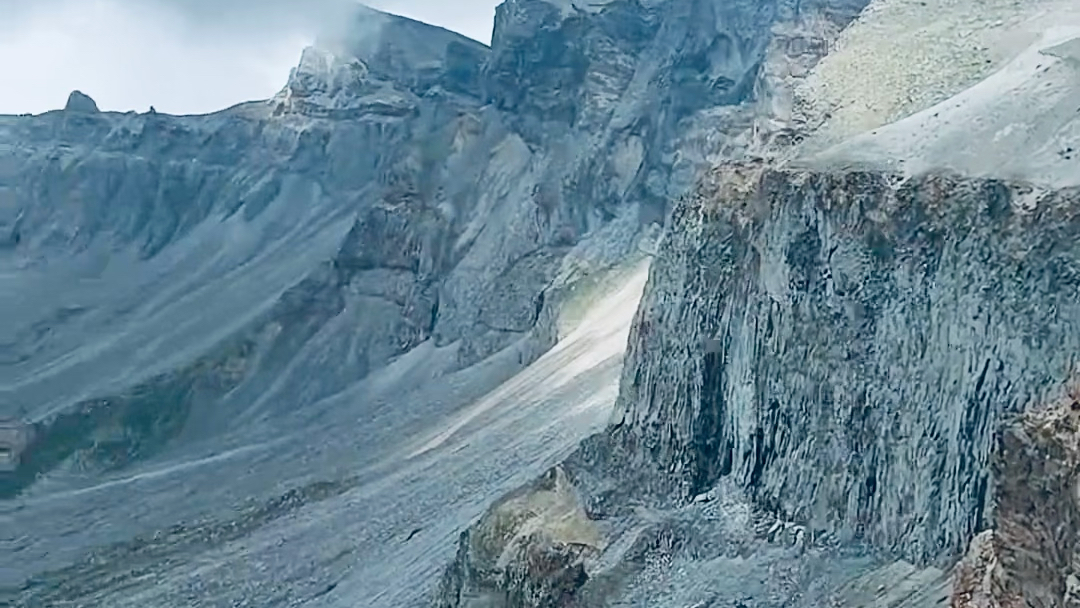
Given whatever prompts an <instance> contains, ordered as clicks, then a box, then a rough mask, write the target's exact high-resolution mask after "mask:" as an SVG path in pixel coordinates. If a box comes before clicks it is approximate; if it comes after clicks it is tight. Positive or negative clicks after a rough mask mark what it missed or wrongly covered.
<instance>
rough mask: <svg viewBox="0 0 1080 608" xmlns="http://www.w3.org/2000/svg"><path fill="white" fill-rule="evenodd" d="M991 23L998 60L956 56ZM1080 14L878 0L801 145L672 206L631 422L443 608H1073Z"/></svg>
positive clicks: (1079, 316)
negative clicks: (897, 48) (904, 50)
mask: <svg viewBox="0 0 1080 608" xmlns="http://www.w3.org/2000/svg"><path fill="white" fill-rule="evenodd" d="M916 4H922V5H923V6H926V5H927V4H933V5H934V6H933V10H924V9H921V8H919V7H918V6H916ZM984 9H985V10H984ZM979 23H983V24H987V25H988V27H987V29H986V30H978V32H979V35H980V36H982V37H984V38H985V39H986V40H987V41H996V42H993V43H992V46H991V48H980V49H977V50H976V53H975V54H976V55H978V54H979V53H983V52H986V53H987V54H989V55H994V54H998V56H997V57H996V58H995V59H993V60H988V61H987V62H986V64H984V63H983V62H982V61H981V60H980V61H979V62H978V65H966V64H965V65H959V66H958V65H956V64H953V63H950V62H953V61H955V60H956V59H957V56H956V53H955V50H956V48H958V46H957V45H959V44H962V43H966V42H967V41H969V38H970V36H971V35H972V34H971V32H972V30H971V29H968V28H966V27H965V28H961V27H956V26H958V24H965V25H967V26H969V27H970V26H972V24H979ZM1018 25H1019V26H1020V30H1019V34H1022V35H1021V36H1020V37H1019V38H1017V37H1012V38H1009V37H1006V36H1005V32H1004V31H1003V29H1001V28H1006V27H1015V26H1018ZM1078 25H1080V15H1078V14H1077V12H1076V10H1075V6H1073V5H1072V4H1071V3H1062V2H1052V1H1048V2H1035V3H1030V4H1027V5H1025V6H1021V5H1020V4H1019V3H1010V2H1004V3H987V4H986V5H984V4H983V3H979V4H975V3H965V2H942V3H908V2H904V1H903V0H896V1H892V0H882V1H880V2H875V3H874V4H872V5H871V6H870V7H869V8H868V9H867V11H866V12H864V14H863V15H862V16H860V18H859V20H858V21H857V22H856V23H855V25H853V26H852V27H851V28H850V30H849V31H846V32H844V33H843V34H842V35H841V36H840V39H839V41H838V45H837V50H836V51H835V52H834V53H833V54H831V55H829V56H827V57H826V58H825V59H824V60H823V61H822V62H821V63H820V65H819V66H818V67H817V68H816V69H815V70H814V71H813V72H812V73H811V74H810V76H809V77H808V78H806V79H805V80H804V81H802V82H800V83H797V84H796V90H795V99H794V105H793V110H794V111H793V113H792V115H793V117H794V126H793V131H794V138H793V140H794V141H796V142H799V143H800V144H801V145H797V146H794V147H789V148H781V147H776V148H774V149H773V150H772V151H773V152H775V154H766V155H765V156H766V159H759V160H753V161H748V162H734V163H732V162H728V163H722V164H720V165H719V166H718V167H717V168H715V169H714V170H712V171H710V172H709V173H708V174H707V175H706V176H705V177H704V178H703V179H702V181H701V183H700V184H699V186H698V188H697V189H696V190H695V192H694V194H693V195H692V196H689V197H687V198H685V199H684V200H682V201H681V202H680V203H678V204H677V205H676V207H675V208H674V210H673V212H672V215H671V218H670V222H669V224H668V226H667V230H666V231H665V236H664V238H663V241H662V244H661V246H660V247H659V249H658V251H657V253H656V256H655V258H654V259H653V262H652V266H651V271H650V278H649V283H648V285H647V287H646V290H645V294H644V296H643V299H642V302H641V306H640V308H639V310H638V313H637V316H636V317H635V321H634V327H633V329H632V331H631V334H630V343H629V347H628V351H627V358H626V361H625V365H624V367H623V371H622V378H621V382H620V392H619V398H618V401H617V403H616V406H615V412H614V414H613V417H612V419H611V421H610V423H609V426H608V428H607V429H606V431H605V432H604V433H601V434H598V435H596V436H593V437H590V438H589V439H587V440H585V441H584V442H583V443H582V445H581V447H580V448H579V449H578V451H577V452H575V454H574V455H572V456H570V457H569V458H568V459H566V460H565V461H563V462H562V463H561V464H559V465H557V466H556V467H553V468H552V469H551V470H549V471H548V472H547V473H546V474H545V475H544V476H541V477H540V478H539V479H538V480H537V481H535V482H533V483H532V484H529V485H526V486H524V487H523V488H521V489H519V490H517V491H515V492H513V493H510V494H508V495H507V496H505V497H504V498H502V499H500V500H499V501H497V502H496V503H495V504H494V505H493V506H492V507H491V508H489V510H488V511H487V512H486V513H485V515H484V516H483V517H482V518H481V519H480V520H479V521H478V522H477V523H476V524H474V526H472V527H471V528H470V529H469V530H467V531H466V532H464V533H463V534H462V536H461V538H460V539H459V542H458V553H457V555H456V557H455V560H454V561H453V562H452V563H451V565H450V566H449V567H448V569H447V570H446V572H445V573H444V575H443V577H442V579H441V586H440V595H439V598H438V601H437V605H440V606H446V607H458V606H461V607H466V606H469V607H471V606H487V605H493V606H508V607H511V606H512V607H518V606H528V607H539V606H544V607H546V606H590V607H592V606H638V605H663V606H667V605H671V606H695V607H704V606H729V605H730V606H808V607H809V606H823V605H829V606H852V607H855V606H897V607H899V606H910V607H912V608H914V607H916V606H919V607H924V606H946V605H950V603H951V604H952V605H954V606H1003V607H1004V606H1047V607H1049V606H1072V605H1075V602H1076V598H1077V597H1078V595H1077V593H1078V592H1077V590H1078V589H1080V584H1078V583H1077V581H1078V580H1080V578H1078V576H1080V575H1078V574H1077V562H1076V546H1077V530H1076V519H1075V518H1076V508H1077V506H1076V505H1077V501H1076V495H1075V489H1076V487H1077V483H1078V482H1080V477H1078V475H1080V473H1078V471H1077V466H1076V453H1075V452H1076V449H1075V444H1076V441H1077V439H1078V437H1080V435H1078V427H1077V425H1076V420H1075V410H1076V408H1077V407H1078V406H1076V405H1075V403H1074V402H1075V395H1076V390H1075V386H1076V385H1075V381H1076V379H1075V374H1076V369H1075V360H1076V350H1075V346H1076V345H1075V344H1074V343H1073V341H1074V340H1075V339H1076V337H1077V335H1080V334H1078V329H1080V299H1078V298H1077V293H1078V287H1080V285H1078V284H1077V277H1080V273H1078V271H1080V251H1078V250H1077V247H1076V243H1077V242H1078V241H1077V239H1078V233H1077V231H1078V230H1080V223H1078V218H1080V215H1078V213H1080V190H1077V187H1076V186H1077V179H1078V178H1080V160H1078V158H1077V155H1075V154H1073V153H1072V152H1071V150H1072V149H1073V148H1075V147H1076V146H1078V145H1080V144H1078V141H1080V140H1078V139H1077V135H1078V132H1077V131H1076V129H1077V128H1078V127H1080V114H1078V111H1077V108H1078V107H1080V106H1078V104H1077V103H1076V99H1077V94H1078V93H1080V70H1078V69H1077V67H1078V66H1080V63H1077V62H1076V61H1075V57H1074V55H1075V52H1074V51H1075V46H1076V44H1075V43H1076V42H1077V40H1078V39H1080V38H1078V36H1080V30H1078V29H1076V27H1077V26H1078ZM947 26H952V27H954V29H953V30H951V31H950V33H948V34H946V33H945V31H944V30H943V29H942V28H945V27H947ZM976 27H977V25H976ZM931 34H937V35H941V36H942V38H941V39H937V38H935V39H934V41H933V42H928V43H927V44H926V45H919V46H917V47H916V48H915V49H914V50H915V52H913V53H911V54H910V56H908V57H901V56H899V55H897V54H892V55H889V54H878V53H874V52H872V51H874V50H875V49H877V48H878V47H881V48H891V47H892V46H893V45H897V44H900V45H902V44H904V43H905V42H910V41H913V40H915V41H918V40H921V39H927V40H929V38H928V36H930V35H931ZM1003 40H1004V41H1003ZM1006 42H1007V43H1008V44H1006ZM871 43H872V45H873V46H871ZM995 61H996V62H997V63H996V65H995ZM938 66H940V67H938ZM857 67H862V68H864V69H865V72H856V71H855V69H854V68H857ZM874 68H879V69H874ZM857 74H858V75H857ZM950 74H952V76H950ZM844 78H847V79H850V82H853V83H855V84H852V86H854V87H856V89H858V90H859V91H860V92H861V93H860V95H858V96H856V95H853V94H851V92H850V91H847V90H846V89H845V88H844V87H845V86H847V84H848V82H849V80H845V79H844ZM858 78H862V79H865V80H857V81H856V80H855V79H858ZM927 83H934V85H935V86H934V87H930V86H927ZM894 91H900V92H903V93H906V94H907V95H908V96H907V97H904V98H900V99H893V98H891V97H889V95H890V94H892V92H894ZM893 112H895V114H893ZM909 114H910V115H909ZM890 120H895V121H896V122H892V123H888V121H890ZM886 123H888V124H886ZM859 125H864V128H867V129H871V130H870V131H868V132H865V133H860V132H859V131H858V128H859ZM852 130H853V132H852ZM838 136H839V137H840V140H839V142H837V141H836V140H835V139H834V138H836V137H838ZM845 137H846V139H845ZM767 152H768V151H767ZM961 558H963V559H961ZM485 602H487V603H485Z"/></svg>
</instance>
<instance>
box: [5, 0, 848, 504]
mask: <svg viewBox="0 0 1080 608" xmlns="http://www.w3.org/2000/svg"><path fill="white" fill-rule="evenodd" d="M860 7H861V2H856V1H853V0H835V1H830V2H819V3H812V4H807V3H805V2H804V3H801V4H800V5H798V6H796V5H795V4H792V3H786V2H775V3H774V2H766V3H759V2H752V3H738V4H734V5H729V4H727V3H721V2H715V1H711V0H710V1H705V0H694V1H687V2H683V1H678V2H669V3H662V4H658V5H655V6H654V5H651V4H640V3H637V2H614V3H610V4H607V5H604V6H602V7H600V6H597V7H593V9H590V10H587V11H586V10H580V11H579V10H576V9H575V10H571V11H569V12H567V11H563V10H561V9H559V8H558V7H556V6H555V5H553V4H550V3H547V2H544V1H543V0H514V1H512V2H509V3H507V4H505V5H503V6H502V7H501V8H500V10H499V15H498V19H497V21H496V29H495V35H494V42H493V47H492V48H491V49H488V48H486V47H484V46H482V45H480V44H478V43H475V42H472V41H469V40H467V39H464V38H462V37H460V36H457V35H455V34H452V33H450V32H446V31H444V30H440V29H438V28H432V27H429V26H426V25H423V24H420V23H417V22H414V21H410V20H407V19H401V18H396V17H390V16H387V15H383V14H381V13H376V12H372V11H369V10H360V12H359V14H358V15H357V17H356V27H355V28H353V29H352V31H350V32H349V34H347V35H344V36H341V37H338V38H335V39H329V40H324V41H322V42H321V43H320V44H319V45H318V46H317V47H316V48H312V49H309V50H308V51H306V52H305V53H304V55H303V57H302V58H301V61H300V64H299V65H298V67H297V68H296V69H295V70H293V72H292V74H291V76H290V78H289V81H288V84H287V86H286V87H285V88H284V89H283V90H282V92H281V93H280V94H279V95H277V96H276V97H275V98H274V99H271V100H269V101H267V102H253V103H247V104H243V105H240V106H237V107H235V108H231V109H229V110H225V111H223V112H219V113H217V114H213V115H208V116H200V117H175V116H167V115H162V114H144V115H137V114H122V115H121V114H114V113H88V112H82V111H78V112H74V111H72V112H60V113H46V114H44V115H41V116H36V117H29V118H26V117H19V118H15V117H7V118H3V119H0V141H3V142H5V144H4V147H3V148H0V152H2V154H3V155H4V156H3V161H2V164H0V201H2V202H3V204H2V205H0V239H2V240H0V242H2V243H6V245H4V247H3V249H2V250H0V251H2V256H3V258H2V260H0V264H2V265H3V268H4V269H11V272H8V273H7V274H5V275H3V276H4V277H5V278H4V279H3V281H4V282H5V283H4V285H5V286H4V290H3V292H4V294H18V297H14V296H10V297H5V298H4V300H3V302H2V304H0V306H2V307H3V314H4V316H5V318H6V319H9V320H10V322H9V323H6V325H5V328H4V335H3V336H2V337H0V357H2V358H3V360H4V361H6V362H8V363H9V364H8V365H5V366H4V368H2V369H0V381H2V387H3V389H2V390H4V393H5V395H4V402H5V403H10V404H12V405H11V406H7V405H5V406H4V407H9V409H17V408H20V407H21V408H23V409H25V410H26V412H27V416H28V417H29V418H30V419H31V420H33V421H35V422H36V423H37V424H38V427H39V431H40V432H39V434H38V437H39V441H38V442H37V444H36V446H35V447H33V448H31V450H32V451H33V450H44V453H48V454H50V455H49V456H48V457H40V458H33V459H32V460H34V461H35V462H37V463H38V464H37V465H35V468H34V470H33V471H30V470H26V471H24V472H23V473H24V474H23V475H22V476H20V477H19V479H20V480H21V481H17V482H15V483H13V484H9V485H8V487H7V489H6V490H5V494H7V495H11V494H12V493H13V492H18V491H21V490H22V489H23V488H25V487H27V484H29V483H32V480H33V479H35V478H37V476H38V475H40V474H42V473H45V472H47V471H48V470H50V469H52V468H53V467H55V466H58V465H59V464H60V463H64V462H70V458H71V457H75V456H79V455H80V454H81V455H82V456H87V455H90V454H93V453H98V449H97V448H94V447H93V446H103V445H106V444H108V445H112V444H113V443H115V442H116V441H119V442H120V443H121V444H123V445H125V446H127V447H125V448H123V449H120V450H119V451H118V452H117V451H116V450H112V449H111V448H110V450H109V451H110V452H115V453H123V454H127V456H125V457H123V458H120V459H119V460H116V459H113V458H109V459H106V461H107V462H108V463H109V467H113V466H114V465H122V464H123V463H125V462H129V461H131V459H140V458H145V457H147V456H150V455H152V454H153V453H155V452H156V451H157V450H158V449H159V448H161V447H162V446H165V445H167V444H169V443H170V442H172V441H174V440H175V439H176V438H178V437H180V435H181V434H183V435H184V436H186V437H189V438H192V439H198V438H205V437H206V436H207V435H208V434H213V433H216V432H219V431H221V430H227V429H229V428H231V427H232V426H233V425H234V424H240V423H241V422H240V421H250V420H269V419H273V418H274V417H275V416H276V414H275V408H287V409H289V410H294V409H296V408H302V407H304V406H305V404H309V403H312V402H314V401H317V400H319V399H322V398H324V397H327V396H329V395H333V394H336V393H338V392H340V391H341V390H343V389H344V388H345V387H347V386H348V385H349V384H351V383H354V382H355V381H357V380H358V379H360V378H362V377H364V376H365V375H367V374H368V373H369V372H370V371H372V370H375V369H378V368H380V367H382V366H383V365H385V364H386V363H387V362H388V361H390V360H391V359H392V358H394V357H396V356H398V355H400V354H402V353H405V352H407V351H409V350H410V349H412V348H413V347H415V346H416V345H417V344H420V343H422V342H424V341H426V340H431V341H432V342H433V343H434V344H435V345H437V346H439V347H443V346H448V345H455V347H456V348H457V353H458V357H457V359H458V361H457V365H456V367H458V368H463V367H467V366H469V365H472V364H474V363H476V362H478V361H480V360H483V359H485V358H486V357H488V356H490V355H492V354H493V353H496V352H498V351H500V350H503V349H505V348H507V347H508V346H510V345H511V344H515V343H517V342H520V341H522V340H526V341H527V342H528V343H529V344H531V346H529V347H528V348H527V349H526V350H528V351H529V353H530V354H529V355H528V356H527V357H524V358H523V363H527V362H528V360H531V359H532V358H535V357H536V356H537V355H538V354H539V353H541V352H543V351H544V350H545V349H546V348H549V347H550V346H551V344H552V343H553V341H554V340H555V339H556V333H557V330H556V329H555V328H554V326H553V325H552V323H551V320H552V319H554V318H555V316H556V315H555V314H554V313H553V311H555V310H556V309H557V308H558V305H559V302H560V299H561V298H562V296H563V294H565V293H567V290H568V288H569V286H570V285H571V284H572V283H573V282H574V281H576V280H578V279H579V278H580V277H582V276H585V275H587V274H589V273H590V272H593V271H595V270H597V269H603V268H606V267H609V266H611V265H613V264H616V263H619V262H621V261H622V260H624V259H626V258H627V256H631V255H634V254H635V252H637V251H638V250H639V249H640V247H639V245H638V241H639V240H640V239H641V238H647V235H648V234H650V233H651V232H650V230H651V231H655V229H656V228H657V227H658V225H659V223H660V222H662V221H663V218H664V217H665V214H666V210H667V207H668V203H669V201H670V200H672V199H673V198H674V197H675V196H677V195H678V194H680V193H681V192H682V191H685V189H687V188H688V187H690V185H691V184H692V183H693V179H694V175H695V174H696V173H697V171H698V170H699V169H700V168H701V167H703V166H705V164H706V163H708V162H709V159H710V158H713V156H714V155H715V154H719V153H721V152H722V153H724V154H729V155H730V154H738V153H739V151H740V150H742V151H745V150H749V149H752V148H753V147H754V146H755V145H758V144H759V143H760V142H758V140H759V139H761V138H763V137H766V135H765V133H771V132H772V131H773V130H775V129H776V128H779V127H776V126H775V124H774V125H773V126H772V127H770V126H768V125H769V124H773V123H776V124H780V123H779V122H777V121H773V123H769V122H768V121H767V120H764V119H759V118H760V117H762V116H765V115H766V114H768V112H769V111H770V110H767V109H763V108H765V105H758V104H756V103H749V101H750V100H752V99H753V100H756V101H757V102H760V104H767V100H768V99H769V98H771V94H767V93H763V92H762V91H757V93H755V89H760V88H762V87H764V88H766V89H767V88H769V87H766V86H765V85H761V86H759V84H758V83H759V82H761V78H760V74H761V73H762V66H763V65H765V63H766V62H767V59H768V58H769V57H777V56H780V55H782V56H783V57H785V58H787V57H794V58H796V59H793V61H796V62H801V63H806V62H812V60H813V58H815V57H817V56H819V55H820V53H822V52H823V51H824V44H823V42H821V41H823V40H826V39H827V38H828V36H832V35H835V33H836V32H837V31H838V30H839V29H840V27H841V26H842V25H843V23H844V22H845V21H847V20H850V19H851V18H852V17H853V16H854V15H855V13H856V12H857V10H858V9H859V8H860ZM780 20H784V23H786V24H789V25H785V27H786V28H787V30H785V31H787V32H788V33H787V34H785V37H784V38H783V41H784V43H783V45H780V47H782V48H780V47H777V44H779V43H775V44H774V42H773V41H774V38H773V36H772V29H773V27H774V24H776V23H779V22H780ZM796 26H798V27H803V28H804V29H805V32H804V33H802V34H798V33H797V32H803V30H799V29H798V27H796ZM795 30H797V32H796V34H797V35H796V34H792V33H791V32H792V31H795ZM818 30H821V31H820V32H819V31H818ZM793 36H794V37H793ZM799 36H819V38H820V40H819V42H815V43H813V44H810V43H806V44H795V43H793V42H791V41H792V40H797V39H801V38H799ZM777 48H780V50H777ZM777 53H779V55H777ZM774 71H775V70H774ZM773 80H775V79H773ZM769 82H772V80H770V81H769ZM769 86H772V85H769ZM773 88H776V87H773ZM73 99H75V98H73ZM81 99H82V98H81V97H80V98H77V99H76V103H75V105H76V106H80V107H81V105H85V104H84V103H82V102H81V101H79V100H81ZM69 109H72V108H69ZM781 118H782V117H781ZM718 119H719V120H720V122H717V120H718ZM780 122H782V120H781V121H780ZM766 123H768V124H766ZM755 138H757V139H755ZM755 142H757V143H755ZM650 226H651V228H650ZM643 235H644V236H643ZM5 272H6V271H5ZM237 273H239V274H237ZM233 276H244V277H251V279H249V280H250V281H251V282H252V285H251V286H245V284H244V281H242V280H234V279H226V278H224V277H233ZM256 277H258V278H256ZM87 281H93V282H94V283H92V284H95V285H101V286H102V287H100V288H87V289H84V290H81V291H78V292H77V293H76V291H70V292H67V293H68V299H69V300H71V302H70V303H68V304H64V303H55V302H54V301H53V300H52V299H51V298H52V297H53V294H55V293H56V292H57V289H58V287H57V285H59V284H65V283H66V284H70V283H71V282H75V283H78V284H85V285H90V284H91V283H88V282H87ZM181 294H182V295H183V297H180V296H181ZM195 311H198V314H195ZM192 318H197V319H198V320H197V321H194V322H193V323H194V325H190V324H189V323H191V322H190V321H189V320H190V319H192ZM344 327H348V328H349V329H348V331H341V330H340V328H344ZM181 328H183V329H181ZM91 352H93V353H94V354H93V355H92V356H91V354H90V353H91ZM234 352H243V353H245V354H244V355H243V357H241V359H235V358H234V357H233V355H232V354H230V353H234ZM225 360H233V361H235V365H232V366H231V367H230V368H229V369H230V370H231V371H230V374H231V375H230V381H229V382H227V383H224V384H217V383H216V381H215V382H211V383H210V384H213V385H215V386H218V388H215V389H212V390H209V392H202V389H196V388H195V387H196V386H201V383H202V382H203V380H202V379H200V378H199V377H197V376H198V374H199V373H201V372H197V371H191V370H205V369H210V368H215V366H216V363H212V362H220V361H225ZM328 362H332V363H328ZM207 366H209V367H207ZM189 371H191V373H189ZM192 374H194V375H192ZM279 376H282V377H281V378H278V377H279ZM177 378H183V380H177ZM163 386H167V387H170V388H168V390H165V389H161V388H160V387H163ZM159 389H160V390H159ZM161 390H164V391H165V392H164V393H162V392H161ZM196 393H198V394H200V398H199V399H198V400H197V401H198V404H196V403H195V402H194V401H193V397H192V395H194V394H196ZM136 394H138V395H157V396H155V397H154V398H152V399H142V398H134V397H132V395H136ZM166 395H167V396H166ZM114 402H122V403H127V404H143V405H131V406H130V407H133V408H134V409H129V407H127V406H125V407H122V408H113V409H110V410H108V413H106V412H105V411H103V410H101V408H103V407H106V406H105V405H103V404H107V403H114ZM151 404H152V405H151ZM274 404H279V405H274ZM285 404H288V405H285ZM193 407H194V408H196V409H192V408H193ZM147 408H148V409H147ZM71 416H75V417H77V418H78V419H79V420H80V422H78V423H74V422H70V421H69V422H61V421H64V420H69V418H70V417H71ZM133 417H134V418H133ZM134 419H140V420H142V419H146V420H148V421H150V420H152V421H154V422H152V423H148V424H144V423H142V422H140V423H138V424H136V423H133V422H130V420H134ZM126 420H127V421H129V422H125V421H126ZM60 429H65V430H64V431H63V432H61V431H60ZM148 429H154V430H153V431H152V433H151V434H150V435H147V433H148V432H150V431H149V430H148ZM121 437H122V438H123V439H119V438H121ZM135 445H139V446H140V447H139V448H138V449H136V448H134V447H133V446H135ZM88 450H89V452H88ZM96 460H99V459H98V458H97V457H90V458H82V457H80V458H78V461H79V462H82V463H84V464H91V463H93V462H94V461H96Z"/></svg>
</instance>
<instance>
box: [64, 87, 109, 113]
mask: <svg viewBox="0 0 1080 608" xmlns="http://www.w3.org/2000/svg"><path fill="white" fill-rule="evenodd" d="M64 110H66V111H68V112H90V113H95V112H99V111H100V110H98V107H97V102H95V101H94V100H93V99H91V98H90V96H89V95H87V94H86V93H83V92H82V91H72V92H71V95H68V100H67V104H66V105H65V106H64Z"/></svg>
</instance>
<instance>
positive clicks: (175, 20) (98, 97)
mask: <svg viewBox="0 0 1080 608" xmlns="http://www.w3.org/2000/svg"><path fill="white" fill-rule="evenodd" d="M352 1H354V0H0V65H2V66H3V68H2V69H0V114H18V113H23V112H33V113H38V112H44V111H47V110H52V109H56V108H60V107H62V106H63V105H64V102H65V101H66V100H67V96H68V93H70V92H71V91H72V90H75V89H79V90H81V91H83V92H84V93H86V94H88V95H90V96H91V97H93V98H94V100H95V101H97V103H98V106H100V107H101V108H102V109H103V110H120V111H126V110H137V111H146V110H147V109H148V108H149V107H150V106H151V105H153V106H154V107H155V108H156V109H157V110H159V111H161V112H169V113H203V112H211V111H214V110H219V109H221V108H224V107H227V106H230V105H232V104H234V103H238V102H241V101H247V100H251V99H264V98H266V97H269V96H271V95H273V94H274V93H275V92H277V91H278V90H279V89H280V88H281V87H282V85H284V84H285V80H286V78H287V77H288V73H289V68H291V67H292V66H293V65H295V63H296V61H297V59H299V57H300V51H301V50H302V49H303V47H304V46H305V45H307V44H309V43H310V42H311V41H312V40H313V39H314V37H315V34H316V32H317V31H318V28H320V27H322V26H324V25H326V24H327V23H334V22H335V21H340V19H339V18H337V16H339V15H340V14H341V13H340V10H341V8H342V4H343V3H345V2H352ZM498 2H499V0H372V1H370V2H367V4H369V5H370V6H374V7H375V8H380V9H383V10H386V11H389V12H393V13H397V14H400V15H405V16H408V17H412V18H414V19H419V20H421V21H425V22H427V23H432V24H435V25H440V26H442V27H445V28H448V29H451V30H454V31H457V32H460V33H462V34H465V35H466V36H469V37H470V38H475V39H476V40H480V41H481V42H484V43H487V42H488V41H489V40H490V38H491V27H492V22H493V19H494V15H495V5H496V4H498Z"/></svg>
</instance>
